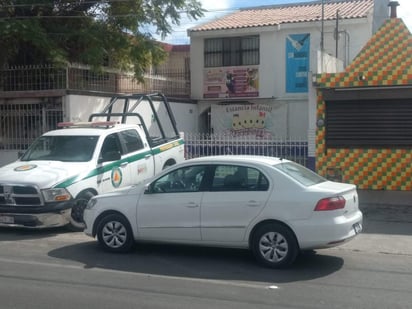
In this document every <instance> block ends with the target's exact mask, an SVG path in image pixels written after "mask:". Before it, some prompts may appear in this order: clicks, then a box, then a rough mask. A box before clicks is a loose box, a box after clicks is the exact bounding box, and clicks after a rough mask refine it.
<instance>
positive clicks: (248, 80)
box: [203, 66, 259, 98]
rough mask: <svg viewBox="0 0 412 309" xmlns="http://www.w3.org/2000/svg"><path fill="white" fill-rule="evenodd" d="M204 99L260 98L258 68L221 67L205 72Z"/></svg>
mask: <svg viewBox="0 0 412 309" xmlns="http://www.w3.org/2000/svg"><path fill="white" fill-rule="evenodd" d="M203 83H204V84H203V85H204V86H203V97H204V98H240V97H249V98H250V97H258V96H259V69H258V66H249V67H243V66H242V67H220V68H208V69H205V70H204V78H203Z"/></svg>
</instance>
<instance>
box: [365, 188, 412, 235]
mask: <svg viewBox="0 0 412 309" xmlns="http://www.w3.org/2000/svg"><path fill="white" fill-rule="evenodd" d="M358 195H359V208H360V209H361V210H362V212H363V214H364V216H365V218H368V219H369V220H371V219H372V220H378V221H386V222H409V223H412V191H376V190H358ZM411 229H412V225H411Z"/></svg>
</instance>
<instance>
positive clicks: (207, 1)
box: [158, 0, 412, 44]
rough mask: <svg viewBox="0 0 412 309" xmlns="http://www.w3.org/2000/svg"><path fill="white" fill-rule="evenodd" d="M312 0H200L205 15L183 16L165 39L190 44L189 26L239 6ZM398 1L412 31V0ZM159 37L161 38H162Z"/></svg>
mask: <svg viewBox="0 0 412 309" xmlns="http://www.w3.org/2000/svg"><path fill="white" fill-rule="evenodd" d="M310 1H311V0H200V2H201V3H202V6H203V8H204V9H205V10H207V12H206V13H205V16H204V17H202V18H201V19H199V20H197V21H191V20H189V19H187V18H186V17H185V16H182V20H181V24H180V26H179V27H178V26H174V31H173V33H172V34H171V35H170V36H168V37H166V38H165V39H164V40H163V41H164V42H166V43H170V44H188V43H189V38H188V36H187V29H188V28H191V27H193V26H195V25H198V24H203V23H205V22H208V21H210V20H213V19H216V18H219V17H220V16H223V15H226V14H229V13H231V12H233V11H235V10H237V9H239V8H244V7H252V6H260V5H276V4H284V3H299V2H310ZM397 1H398V3H399V4H400V6H399V7H398V8H397V13H398V17H400V18H402V20H403V22H404V23H405V24H406V26H407V27H408V28H409V31H411V32H412V1H411V0H397ZM388 14H389V8H388ZM158 39H159V40H160V38H158Z"/></svg>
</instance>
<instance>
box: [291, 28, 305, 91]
mask: <svg viewBox="0 0 412 309" xmlns="http://www.w3.org/2000/svg"><path fill="white" fill-rule="evenodd" d="M309 48H310V34H290V35H288V36H287V38H286V92H289V93H299V92H308V74H309V50H310V49H309Z"/></svg>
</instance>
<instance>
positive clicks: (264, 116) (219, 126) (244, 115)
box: [211, 104, 276, 138]
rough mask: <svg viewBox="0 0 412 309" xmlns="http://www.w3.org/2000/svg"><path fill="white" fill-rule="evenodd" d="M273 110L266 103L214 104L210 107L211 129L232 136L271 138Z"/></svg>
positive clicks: (272, 134) (273, 128) (273, 126)
mask: <svg viewBox="0 0 412 309" xmlns="http://www.w3.org/2000/svg"><path fill="white" fill-rule="evenodd" d="M275 112H276V111H275V110H274V109H273V107H272V106H270V105H266V104H230V105H218V104H214V105H212V108H211V113H212V115H211V116H212V117H211V119H212V127H213V131H214V132H215V133H223V134H230V135H232V136H247V137H253V138H272V137H273V136H274V135H275V132H274V131H275V125H274V121H275V119H276V117H275V115H276V113H275Z"/></svg>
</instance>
